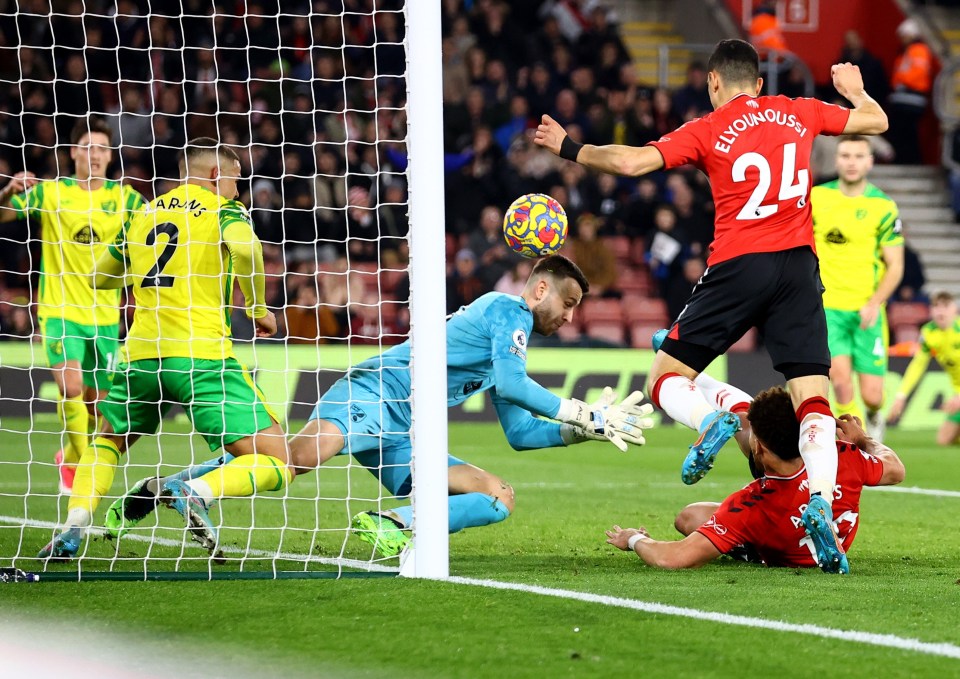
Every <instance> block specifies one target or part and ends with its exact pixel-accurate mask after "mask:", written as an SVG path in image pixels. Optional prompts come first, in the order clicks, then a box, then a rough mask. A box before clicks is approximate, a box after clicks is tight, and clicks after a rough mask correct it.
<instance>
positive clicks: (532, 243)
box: [503, 193, 567, 257]
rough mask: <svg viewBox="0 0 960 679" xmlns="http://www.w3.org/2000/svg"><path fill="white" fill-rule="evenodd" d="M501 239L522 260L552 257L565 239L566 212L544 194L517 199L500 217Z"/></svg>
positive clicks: (528, 195) (527, 195) (533, 194)
mask: <svg viewBox="0 0 960 679" xmlns="http://www.w3.org/2000/svg"><path fill="white" fill-rule="evenodd" d="M503 238H504V240H506V241H507V245H509V246H510V249H511V250H513V251H514V252H516V253H517V254H520V255H523V256H524V257H546V256H547V255H552V254H555V253H556V252H557V250H559V249H560V248H561V247H562V246H563V242H564V241H565V240H566V239H567V213H566V212H564V211H563V206H562V205H560V203H558V202H557V201H556V200H555V199H553V198H551V197H550V196H548V195H547V194H545V193H528V194H526V195H524V196H520V197H519V198H517V199H516V200H515V201H513V203H512V204H511V205H510V207H509V208H508V209H507V214H505V215H504V216H503Z"/></svg>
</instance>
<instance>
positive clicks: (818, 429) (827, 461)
mask: <svg viewBox="0 0 960 679" xmlns="http://www.w3.org/2000/svg"><path fill="white" fill-rule="evenodd" d="M797 419H798V420H800V456H801V457H802V458H803V463H804V465H806V468H807V480H808V482H809V484H810V494H811V495H813V494H814V493H820V494H821V495H822V496H823V497H824V499H825V500H827V501H828V502H831V503H832V502H833V487H834V486H835V485H836V483H837V422H836V420H834V419H833V413H831V412H830V404H829V403H828V402H827V399H825V398H823V397H822V396H814V397H813V398H808V399H807V400H806V401H804V402H803V403H801V404H800V407H799V408H797Z"/></svg>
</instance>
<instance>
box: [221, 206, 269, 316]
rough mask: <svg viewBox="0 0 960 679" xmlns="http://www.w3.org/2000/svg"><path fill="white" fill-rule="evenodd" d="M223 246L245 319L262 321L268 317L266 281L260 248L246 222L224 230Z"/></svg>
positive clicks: (231, 223)
mask: <svg viewBox="0 0 960 679" xmlns="http://www.w3.org/2000/svg"><path fill="white" fill-rule="evenodd" d="M223 243H224V245H225V246H226V248H227V250H228V251H229V252H230V258H231V259H232V260H233V270H234V271H235V272H236V275H237V282H238V283H239V284H240V291H241V292H242V293H243V299H244V301H245V303H246V307H247V316H249V317H250V318H253V319H257V318H263V317H264V316H266V315H267V314H268V313H269V310H268V309H267V304H266V298H267V295H266V277H265V275H264V266H263V246H262V245H261V244H260V239H259V238H257V236H256V234H255V233H254V232H253V228H252V227H251V226H250V224H248V223H247V222H245V221H242V220H239V219H238V220H236V221H231V222H230V224H228V225H227V226H226V227H225V228H224V229H223Z"/></svg>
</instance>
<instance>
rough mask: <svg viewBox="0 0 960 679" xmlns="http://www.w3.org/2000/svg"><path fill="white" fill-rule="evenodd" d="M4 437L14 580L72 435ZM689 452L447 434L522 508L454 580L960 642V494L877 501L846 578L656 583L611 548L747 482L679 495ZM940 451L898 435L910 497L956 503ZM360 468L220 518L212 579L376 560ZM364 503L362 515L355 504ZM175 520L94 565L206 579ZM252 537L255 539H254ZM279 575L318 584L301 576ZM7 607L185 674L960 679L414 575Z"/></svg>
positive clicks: (860, 653)
mask: <svg viewBox="0 0 960 679" xmlns="http://www.w3.org/2000/svg"><path fill="white" fill-rule="evenodd" d="M0 425H2V428H3V431H2V432H0V451H2V452H0V516H2V517H3V518H2V519H0V565H9V564H10V562H11V559H12V558H13V557H14V556H17V557H18V558H17V561H16V563H17V565H18V566H20V567H22V568H25V569H28V570H38V569H40V568H41V566H40V564H39V563H38V562H36V561H34V560H32V558H31V557H33V556H34V555H35V554H36V551H37V550H38V549H39V548H40V547H42V546H43V544H44V543H45V542H46V540H47V539H49V535H50V528H49V527H30V526H27V527H24V526H23V520H22V519H23V517H27V518H28V519H30V520H31V521H34V522H41V523H40V524H38V525H45V524H43V522H56V521H57V520H58V519H62V518H63V516H64V515H65V512H66V503H65V501H62V500H58V499H57V496H56V495H57V494H56V484H55V470H54V468H53V466H52V465H50V464H48V462H49V461H50V459H51V458H52V453H53V452H54V450H55V447H56V442H57V437H56V436H54V435H52V434H49V433H39V432H34V433H32V434H29V435H28V434H26V433H19V432H17V431H11V430H16V429H21V430H23V429H25V428H26V427H27V425H28V423H27V422H25V421H13V420H10V419H9V418H5V419H3V420H2V422H0ZM47 428H52V426H51V427H47ZM186 431H187V430H186V429H184V428H182V427H179V426H178V425H174V426H173V427H172V428H171V432H169V433H165V434H164V435H163V436H162V437H160V438H159V439H157V440H144V441H141V442H140V443H139V444H138V445H137V446H136V447H134V449H133V451H132V455H131V459H130V460H129V463H130V465H131V466H128V467H125V468H121V469H120V470H119V471H118V474H117V479H116V481H115V483H114V487H113V491H112V492H113V493H117V492H119V491H120V490H121V486H123V485H124V484H129V483H132V482H133V481H135V480H136V479H138V478H140V477H141V476H145V475H147V474H149V473H153V472H155V471H156V470H157V465H158V459H159V458H158V454H157V445H158V441H159V445H160V446H162V447H163V451H164V459H165V460H169V461H170V462H171V463H175V464H182V463H183V462H185V461H186V460H188V459H189V458H190V455H191V454H192V455H194V456H195V457H196V458H197V459H205V458H206V457H209V455H208V452H209V451H208V449H206V448H205V447H204V446H203V444H202V442H201V441H200V440H199V439H197V438H194V437H190V436H188V435H187V434H186V433H185V432H186ZM690 439H691V436H690V434H689V432H686V431H684V430H682V429H680V428H663V429H659V430H655V431H652V432H650V435H649V436H648V440H649V444H648V445H647V446H646V447H644V448H643V449H633V450H631V451H630V452H629V453H627V454H621V453H619V452H618V451H617V450H615V449H614V448H613V447H612V446H608V445H603V444H584V445H581V446H577V447H573V448H569V449H554V450H544V451H535V452H524V453H517V452H514V451H511V450H510V449H509V448H508V446H507V445H506V443H505V441H504V439H503V435H502V433H501V432H500V431H499V429H498V428H497V427H496V426H495V425H487V424H483V425H465V424H459V425H454V426H451V430H450V440H451V446H450V449H451V452H453V453H454V454H456V455H458V456H460V457H462V458H464V459H466V460H468V461H470V462H472V463H474V464H477V465H479V466H481V467H484V468H486V469H489V470H491V471H493V472H495V473H497V474H499V475H500V476H502V477H504V478H505V479H507V480H508V481H510V482H511V483H513V485H514V487H515V488H516V492H517V509H516V511H515V513H514V515H513V516H511V517H510V518H509V519H508V520H507V521H506V522H504V523H501V524H499V525H496V526H491V527H487V528H479V529H473V530H470V531H465V532H463V533H461V534H458V535H454V536H451V540H450V550H451V563H450V567H451V573H452V574H454V575H457V576H464V577H469V578H478V579H487V580H497V581H502V582H510V583H521V584H526V585H535V586H541V587H548V588H557V589H563V590H570V591H576V592H585V593H592V594H600V595H608V596H611V597H619V598H624V599H634V600H640V601H644V602H658V603H661V604H668V605H673V606H680V607H685V608H689V609H697V610H700V611H707V612H723V613H729V614H735V615H743V616H750V617H754V618H763V619H766V620H782V621H786V622H789V623H797V624H804V623H809V624H814V625H819V626H821V627H830V628H836V629H844V630H856V631H860V632H867V633H875V634H889V635H896V636H898V637H905V638H912V639H918V640H921V641H924V642H931V643H944V644H952V645H960V624H958V620H960V618H958V611H960V535H958V533H957V530H956V524H955V519H956V517H958V516H960V497H956V496H950V495H946V496H937V495H920V494H902V493H892V492H884V491H867V492H865V493H864V497H863V501H862V504H861V517H860V520H861V527H860V530H859V533H858V536H857V541H856V543H855V545H854V548H853V549H852V550H851V553H850V561H851V566H852V571H853V572H852V574H851V575H850V576H849V577H829V576H825V575H823V574H821V573H820V572H819V571H815V570H806V571H797V570H789V569H765V568H762V567H757V566H750V565H745V564H739V563H733V562H730V561H718V562H716V563H714V564H711V565H709V566H707V567H705V568H703V569H700V570H698V571H687V572H658V571H655V570H653V569H650V568H647V567H645V566H643V565H642V564H641V562H640V561H639V559H637V558H636V557H635V556H633V555H631V554H626V553H622V552H619V551H617V550H615V549H613V548H612V547H610V546H608V545H606V544H604V542H603V531H604V529H606V528H608V527H609V526H610V525H612V524H613V523H619V524H621V525H637V524H642V525H644V526H646V527H647V528H648V529H649V530H650V531H651V533H652V534H653V535H654V536H655V537H660V538H666V537H673V536H674V535H675V533H674V531H673V529H672V521H673V517H674V515H675V513H676V512H677V511H678V510H679V509H681V508H682V507H683V506H684V505H685V504H686V503H688V502H693V501H697V500H719V499H722V498H723V497H724V496H725V495H726V494H727V493H729V492H731V491H732V490H734V489H736V488H738V487H739V486H740V485H742V484H744V483H746V481H747V480H748V478H747V472H746V465H745V464H744V462H743V459H742V457H741V456H740V453H739V451H737V450H736V449H735V448H734V447H733V445H732V444H731V445H730V446H728V447H727V449H725V450H724V451H723V453H722V454H721V456H720V458H719V461H718V464H717V467H716V469H714V470H713V472H711V474H710V475H709V476H708V477H707V478H706V479H705V480H704V481H703V482H701V483H700V484H698V485H697V486H693V487H690V488H688V487H685V486H683V485H682V484H681V483H680V480H679V469H680V462H681V460H682V453H683V450H684V449H685V447H686V445H688V444H689V443H690ZM932 441H933V432H932V431H925V432H900V431H896V430H893V431H891V432H890V433H889V437H888V442H889V443H890V444H891V446H892V447H894V448H895V449H896V450H897V451H898V452H899V453H900V454H901V456H902V458H903V459H904V462H905V464H906V466H907V480H906V482H905V483H904V484H903V485H904V486H911V487H920V488H926V489H940V490H947V491H954V493H956V492H957V491H960V464H958V451H957V450H956V449H938V448H936V447H935V446H934V445H933V443H932ZM343 462H344V461H343V460H342V459H341V460H338V461H337V463H336V464H334V465H333V466H331V467H330V468H327V469H324V470H321V472H320V473H319V474H312V475H310V476H305V477H302V478H301V479H299V480H298V482H297V483H296V484H294V486H293V487H292V488H291V491H290V497H289V498H288V499H287V500H286V501H278V500H276V499H264V500H258V501H256V502H254V503H251V502H249V501H235V502H232V503H225V506H224V507H223V510H222V511H223V516H222V518H223V522H224V524H225V525H227V526H233V527H235V528H227V529H224V531H223V541H224V542H225V543H226V544H227V546H228V547H229V548H231V549H232V550H233V551H231V552H229V553H228V556H230V557H231V558H230V560H229V563H228V564H227V565H226V566H223V567H215V568H217V570H218V571H220V570H222V571H231V570H239V569H241V568H243V569H245V570H262V569H265V568H270V565H271V564H270V561H269V559H266V558H264V557H263V556H262V554H263V553H272V552H274V551H277V550H279V551H282V552H285V553H289V554H291V555H302V554H311V555H313V557H315V558H316V559H318V561H316V562H314V563H311V564H310V565H309V566H308V567H309V568H310V569H311V570H312V569H317V570H329V569H330V567H329V566H327V565H325V564H324V563H322V561H319V560H320V559H324V558H336V557H342V558H343V559H360V560H366V559H367V558H368V557H369V550H368V549H367V548H366V545H365V544H364V543H360V542H357V541H355V540H353V539H349V540H344V533H343V531H342V528H343V527H344V526H345V525H346V523H347V521H348V519H349V516H350V515H351V513H353V512H356V511H360V510H362V509H366V508H370V507H373V506H375V504H376V503H375V498H376V497H377V486H376V484H375V483H373V482H372V479H371V478H370V477H369V475H367V474H366V472H364V471H362V470H359V469H355V468H352V467H349V466H344V465H343V464H342V463H343ZM134 465H135V466H134ZM28 484H29V488H30V490H31V494H30V495H29V496H28V497H27V499H24V497H23V495H24V490H25V489H26V488H27V487H28ZM348 492H349V494H350V496H351V498H353V499H351V500H350V501H349V503H347V502H344V501H343V499H342V498H343V497H344V496H345V495H346V494H347V493H348ZM317 496H319V497H320V498H321V500H320V501H319V502H316V501H315V498H316V497H317ZM106 504H107V503H104V504H103V505H101V509H100V511H99V512H98V520H99V519H100V517H101V516H102V513H103V510H104V509H105V508H106ZM389 504H390V503H389V502H384V506H389ZM177 519H178V517H177V516H176V515H175V514H174V513H173V512H170V511H169V510H162V511H161V512H159V513H158V515H157V517H156V519H155V520H154V522H152V523H151V522H147V523H148V524H149V527H148V528H147V529H145V531H144V533H146V534H149V535H151V536H154V537H156V538H159V539H158V540H154V541H152V542H151V541H148V540H136V539H133V540H127V539H124V540H122V541H120V542H119V544H117V543H113V542H110V541H106V540H103V539H90V540H88V541H87V545H86V547H85V548H86V559H85V560H84V562H83V563H84V564H85V565H84V567H85V568H88V569H90V570H106V569H109V568H113V569H115V570H128V571H129V570H133V571H137V570H139V571H140V572H142V571H143V568H144V565H143V564H144V558H149V562H148V563H149V568H150V569H151V570H171V569H172V568H173V567H174V566H179V567H180V568H182V569H185V570H194V571H196V570H201V571H206V570H207V568H208V567H209V564H208V563H207V562H206V561H205V560H202V559H198V558H197V557H199V556H201V553H200V552H198V551H197V550H194V549H193V548H192V547H189V546H188V547H184V546H183V545H182V540H181V536H180V532H179V531H178V530H177V526H178V522H177ZM251 522H252V523H253V524H254V526H255V528H254V529H253V530H246V529H245V527H246V526H249V525H250V523H251ZM279 526H285V528H284V530H283V531H280V530H278V527H279ZM241 553H245V554H247V556H246V557H244V558H241V557H240V556H238V555H239V554H241ZM385 565H395V563H391V562H385ZM277 567H278V568H281V569H288V568H298V567H299V568H303V566H302V564H299V563H297V562H296V561H293V560H291V561H279V562H277ZM75 568H76V567H75V566H72V567H62V566H59V567H52V568H51V570H61V571H67V570H75ZM0 611H2V612H3V613H2V615H0V618H4V617H12V618H13V619H16V617H17V616H26V617H29V618H31V619H34V618H39V619H41V620H42V619H45V618H46V619H50V620H56V621H57V622H59V623H64V624H67V625H76V626H78V627H79V628H83V629H86V630H92V631H93V632H94V633H96V634H98V635H99V636H100V638H101V640H104V641H106V642H109V640H110V638H111V637H110V635H111V634H112V633H113V632H112V631H114V630H123V631H124V633H125V634H127V635H133V637H132V638H141V637H142V638H143V639H144V640H147V641H145V642H144V643H150V644H153V645H154V647H156V646H158V645H159V647H160V648H162V649H164V650H165V651H166V652H167V653H170V654H174V655H176V654H183V655H184V657H193V651H191V650H190V649H196V644H197V640H198V639H202V643H203V649H204V657H208V656H209V657H212V658H222V659H225V660H224V662H229V663H234V664H235V665H241V666H243V667H245V668H246V669H247V671H250V672H253V673H254V675H257V674H262V675H263V676H278V675H281V674H285V675H286V676H288V677H299V676H333V677H374V676H378V677H379V676H385V677H386V676H389V677H438V678H439V677H485V676H490V675H501V676H509V677H554V676H597V677H604V676H626V675H634V676H656V677H688V676H696V677H714V676H715V677H727V676H737V677H744V676H767V675H771V674H773V673H777V675H778V676H780V677H792V676H803V677H809V676H812V675H821V676H823V675H825V674H827V673H829V674H832V675H835V676H843V677H881V676H882V677H890V676H904V677H908V676H910V677H915V676H958V675H960V660H958V659H953V658H947V657H938V656H935V655H929V654H922V653H918V652H915V651H907V650H897V649H891V648H883V647H877V646H872V645H867V644H862V643H857V642H854V641H850V640H841V639H824V638H820V637H815V636H808V635H803V634H795V633H786V632H780V631H772V630H763V629H754V628H749V627H742V626H733V625H727V624H720V623H717V622H710V621H705V620H696V619H690V618H683V617H675V616H669V615H658V614H651V613H647V612H642V611H636V610H628V609H624V608H618V607H612V606H606V605H602V604H599V603H592V602H585V601H573V600H565V599H557V598H553V597H547V596H542V595H540V594H536V593H531V592H524V591H501V590H494V589H488V588H483V587H477V586H471V585H465V584H456V583H442V582H421V581H411V580H406V579H401V578H375V579H342V580H285V581H260V580H256V581H216V582H146V583H145V582H82V583H76V582H67V583H61V582H50V583H43V582H41V583H39V584H34V585H29V584H24V585H20V584H16V585H13V584H11V585H4V586H0ZM198 634H199V636H198ZM125 638H127V637H125ZM210 676H220V675H219V674H217V672H216V671H213V670H212V671H211V674H210Z"/></svg>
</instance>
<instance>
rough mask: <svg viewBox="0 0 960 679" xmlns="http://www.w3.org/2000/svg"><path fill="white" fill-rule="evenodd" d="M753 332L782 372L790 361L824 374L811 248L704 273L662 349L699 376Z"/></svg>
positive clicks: (823, 334)
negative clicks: (755, 329) (819, 369)
mask: <svg viewBox="0 0 960 679" xmlns="http://www.w3.org/2000/svg"><path fill="white" fill-rule="evenodd" d="M753 326H757V327H758V328H760V330H761V331H762V332H763V336H764V341H765V343H766V346H767V351H768V352H769V353H770V358H771V359H772V360H773V366H774V367H775V368H776V369H777V370H779V371H780V372H783V369H782V367H783V366H784V365H785V364H790V363H800V364H807V365H815V366H823V367H825V368H826V369H829V367H830V350H829V348H828V347H827V320H826V317H825V316H824V313H823V283H821V282H820V262H819V260H818V259H817V256H816V255H815V254H814V253H813V251H812V250H811V249H810V248H808V247H800V248H793V249H792V250H782V251H780V252H760V253H756V254H750V255H741V256H740V257H735V258H733V259H729V260H727V261H725V262H720V263H719V264H717V265H715V266H711V267H708V268H707V271H706V272H705V273H704V274H703V276H702V277H701V278H700V281H699V282H698V283H697V285H696V286H695V287H694V289H693V292H692V293H691V295H690V299H689V300H688V301H687V306H686V307H684V309H683V311H681V312H680V316H678V317H677V320H675V321H674V322H673V326H672V327H671V328H670V333H669V335H668V336H667V340H666V341H664V343H663V350H664V351H665V352H666V353H667V354H669V355H671V356H673V357H674V358H676V359H677V360H679V361H682V362H683V363H684V364H686V365H687V366H689V367H691V368H693V369H694V370H696V371H697V372H702V371H703V370H704V369H705V368H706V367H707V366H708V365H709V364H710V362H711V361H713V359H714V358H716V357H717V356H720V355H721V354H723V353H725V352H726V351H727V349H729V348H730V346H731V345H732V344H733V343H734V342H736V341H737V340H739V339H740V338H741V337H743V334H744V333H745V332H747V330H749V329H750V328H752V327H753ZM815 372H816V371H815ZM822 374H824V375H825V374H827V373H826V371H824V372H823V373H822Z"/></svg>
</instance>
